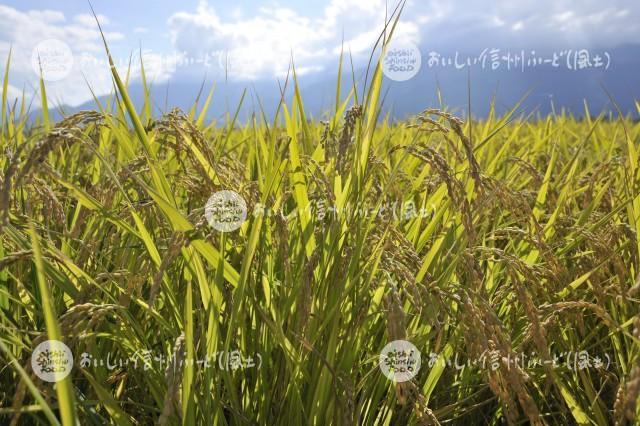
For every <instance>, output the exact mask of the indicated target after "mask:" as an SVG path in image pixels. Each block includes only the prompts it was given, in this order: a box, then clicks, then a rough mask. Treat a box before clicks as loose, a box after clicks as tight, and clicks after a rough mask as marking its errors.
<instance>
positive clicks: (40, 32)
mask: <svg viewBox="0 0 640 426" xmlns="http://www.w3.org/2000/svg"><path fill="white" fill-rule="evenodd" d="M98 18H99V19H100V23H101V25H102V26H103V29H104V30H105V37H106V39H107V41H108V42H109V43H110V45H111V46H112V47H113V46H114V45H117V44H118V42H119V41H121V40H123V39H124V35H123V34H121V33H118V32H114V31H109V23H110V21H109V19H108V18H107V17H106V16H103V15H99V16H98ZM50 39H54V40H60V41H62V42H64V43H66V44H67V45H68V46H69V47H70V49H71V51H72V54H73V57H74V59H73V68H72V70H71V72H70V73H69V74H68V75H67V76H66V77H65V78H63V79H62V80H60V81H47V82H46V88H47V95H48V97H49V99H50V104H55V103H57V102H64V103H66V104H68V105H71V106H76V105H79V104H81V103H84V102H86V101H88V100H90V99H91V98H92V95H91V91H90V90H89V88H88V86H87V82H88V83H89V84H90V85H91V88H92V89H93V91H94V92H95V93H96V94H97V95H99V96H100V95H103V94H107V93H110V92H111V91H112V86H113V85H112V80H111V74H110V70H109V66H108V64H107V62H106V55H105V53H104V46H103V44H102V39H101V37H100V33H99V31H98V28H97V25H96V22H95V18H94V17H93V15H87V14H81V15H75V16H73V17H72V18H71V19H67V18H66V17H65V15H64V14H63V13H61V12H57V11H50V10H38V11H27V12H23V11H18V10H16V9H13V8H11V7H8V6H1V5H0V40H1V42H0V58H3V59H4V58H6V57H7V56H8V53H9V49H11V50H12V58H11V68H10V80H11V82H12V84H14V86H13V88H12V90H9V91H8V95H9V96H12V97H15V96H17V95H19V96H21V91H17V89H15V85H16V84H17V85H18V86H23V85H24V86H25V87H26V88H27V90H28V91H32V92H35V91H36V90H37V88H38V80H39V74H38V73H37V72H36V70H34V69H33V66H32V52H33V50H34V48H35V47H36V46H37V45H38V44H39V43H40V42H42V41H44V40H50ZM149 58H150V64H149V65H148V66H146V67H145V70H146V71H147V74H148V76H149V79H153V78H157V79H159V80H163V79H167V78H168V75H169V73H170V71H168V70H169V67H168V66H167V64H166V63H163V61H155V62H154V61H153V60H152V59H153V57H149ZM127 59H128V58H127ZM117 65H118V66H119V67H118V68H119V69H120V70H122V71H123V72H125V71H126V69H127V67H128V65H129V64H128V61H120V62H119V63H118V64H117ZM133 65H134V66H133V67H132V70H131V76H132V78H134V79H135V78H136V77H137V76H139V74H140V70H139V66H136V62H134V64H133ZM2 67H4V61H3V63H2ZM45 75H46V73H45ZM85 78H86V80H85ZM39 103H40V98H39V96H36V97H35V98H34V106H36V107H37V106H39Z"/></svg>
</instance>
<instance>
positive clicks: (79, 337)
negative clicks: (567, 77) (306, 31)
mask: <svg viewBox="0 0 640 426" xmlns="http://www.w3.org/2000/svg"><path fill="white" fill-rule="evenodd" d="M342 72H343V70H342V66H341V67H340V70H339V73H338V74H339V76H338V82H339V81H341V77H340V74H341V73H342ZM112 73H113V79H114V86H115V92H114V94H113V96H112V97H111V98H110V99H109V101H108V102H102V103H100V104H98V105H97V108H96V110H95V111H83V112H79V113H76V114H73V115H69V116H67V117H65V118H64V119H62V120H61V121H58V122H53V121H52V120H51V119H50V117H49V114H48V112H47V108H46V105H47V97H46V87H45V84H44V83H42V84H41V87H40V92H41V98H42V102H43V105H45V108H44V109H43V112H42V113H41V114H40V115H39V116H38V117H37V118H36V119H35V121H34V120H32V119H31V117H30V116H29V115H28V106H27V101H25V100H24V99H23V100H22V102H17V103H14V104H10V103H8V102H7V97H6V93H7V90H6V88H7V84H8V83H7V81H8V78H9V77H8V76H9V74H10V60H7V66H6V69H5V73H4V75H5V78H4V90H3V99H2V129H1V137H0V152H2V155H1V156H0V168H1V173H0V229H1V233H0V330H1V333H0V358H1V359H2V364H1V368H0V423H2V424H9V425H19V424H63V425H71V424H82V425H103V424H115V425H128V424H135V425H147V424H160V425H175V424H185V425H195V424H221V425H244V424H261V425H262V424H264V425H280V424H282V425H302V424H314V425H325V424H344V425H347V424H349V425H350V424H364V425H403V424H412V425H413V424H425V425H427V424H430V425H432V424H455V425H469V424H490V425H499V424H514V425H515V424H534V425H541V424H559V425H560V424H561V425H568V424H581V425H582V424H584V425H588V424H594V425H608V424H614V423H615V424H620V425H622V424H629V425H631V424H635V422H636V419H637V416H638V411H639V407H638V405H637V401H638V397H639V395H640V365H639V363H640V345H639V343H640V314H639V312H640V310H639V307H640V305H639V301H640V299H639V297H640V279H639V278H638V277H639V276H640V275H639V274H638V268H639V265H640V264H639V253H638V250H639V248H640V235H639V234H638V231H639V230H640V174H639V172H638V168H639V166H638V141H640V123H638V122H637V121H633V120H631V119H630V118H625V117H623V116H621V115H619V114H600V115H597V114H590V113H588V111H587V114H586V118H584V119H577V118H575V117H573V116H572V115H570V114H566V113H558V114H556V115H552V116H548V117H537V116H529V115H526V114H525V113H522V112H520V111H519V109H518V105H514V109H513V110H512V111H510V112H509V113H507V114H503V115H498V114H496V113H491V114H490V116H489V117H488V118H486V119H482V120H472V121H463V120H461V119H460V118H458V117H457V116H456V115H454V114H452V112H451V111H449V110H447V109H446V108H445V107H442V108H441V109H429V110H425V111H424V112H423V113H422V114H420V115H417V116H415V117H412V118H411V119H408V120H406V121H403V122H392V121H390V120H389V119H387V118H385V117H384V116H383V115H382V114H381V111H382V107H381V105H382V100H381V98H382V96H381V85H382V78H383V77H382V74H381V71H380V65H379V64H378V66H375V64H374V66H373V67H372V70H371V74H370V76H369V81H368V82H367V83H368V84H367V85H366V88H365V89H364V90H359V89H360V87H359V86H357V85H354V86H352V87H340V84H338V85H337V90H336V102H335V107H334V109H333V110H332V111H330V112H329V113H327V114H326V116H325V117H322V120H320V119H316V118H314V119H310V118H309V116H308V114H307V113H306V112H305V108H304V99H305V98H304V93H301V91H300V89H299V86H298V84H297V81H296V78H295V74H294V73H292V74H291V75H290V78H289V79H288V81H287V90H286V96H283V99H282V101H281V103H280V106H279V109H278V113H277V117H276V118H275V120H270V119H268V118H267V117H266V115H265V114H262V112H261V111H260V110H257V111H256V112H255V114H254V115H253V116H252V118H251V119H250V120H247V121H241V120H239V119H238V114H237V111H230V113H229V115H228V117H227V118H226V119H225V120H223V121H222V122H220V121H218V122H211V121H209V120H207V119H206V117H207V109H208V107H209V105H211V103H212V102H216V97H215V93H214V92H213V91H212V92H211V93H208V94H207V93H205V96H202V98H201V99H200V101H199V102H198V103H196V104H194V105H193V108H192V109H190V110H189V111H180V110H173V111H170V112H168V113H166V114H164V115H162V116H158V115H154V114H152V112H151V111H152V110H151V105H152V100H151V99H150V98H149V97H147V98H146V100H145V103H144V105H143V106H142V107H141V108H136V107H135V106H134V104H133V102H132V100H131V99H130V97H129V95H128V92H127V86H128V83H127V81H126V80H127V79H126V76H120V75H119V74H118V72H117V70H116V69H115V68H112ZM143 81H144V75H143ZM145 84H146V83H145ZM585 108H586V107H585ZM638 112H639V113H640V104H638ZM221 190H228V191H234V192H236V193H237V194H239V195H240V196H241V198H242V199H243V200H244V201H245V204H246V220H244V221H241V223H240V224H239V228H238V229H235V230H233V231H229V232H221V231H220V230H218V229H216V228H215V227H212V226H211V221H210V220H208V218H207V216H206V214H205V213H206V211H205V210H206V206H207V203H208V200H209V199H210V197H211V196H212V194H214V193H216V192H218V191H221ZM48 340H58V341H62V342H64V343H65V344H66V345H67V346H68V348H69V349H70V350H71V353H72V354H73V358H74V359H73V368H72V370H71V371H70V373H69V374H68V375H67V376H65V377H64V378H62V379H59V380H56V381H55V383H50V382H47V381H44V380H42V379H41V378H40V377H38V375H36V374H35V372H34V369H33V365H32V353H33V351H34V348H36V347H37V346H38V345H39V344H41V343H42V342H45V341H48ZM397 340H406V341H409V342H411V343H412V344H413V345H415V347H416V348H417V350H419V352H420V354H421V365H420V368H419V369H418V370H417V371H413V373H414V374H412V375H411V378H410V380H407V381H402V382H399V381H398V382H396V381H393V380H389V378H388V377H387V376H385V375H384V374H383V372H382V371H381V368H380V365H379V364H380V358H381V351H382V350H383V348H384V347H385V346H386V345H387V344H388V343H389V342H392V341H397ZM56 377H57V378H59V377H58V376H56Z"/></svg>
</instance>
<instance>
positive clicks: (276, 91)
mask: <svg viewBox="0 0 640 426" xmlns="http://www.w3.org/2000/svg"><path fill="white" fill-rule="evenodd" d="M604 50H606V51H607V53H609V55H610V57H611V63H610V67H609V69H607V70H604V69H603V68H599V69H583V70H569V69H567V68H566V66H562V67H558V68H553V67H551V66H550V65H546V66H536V67H528V68H526V69H525V71H524V72H523V71H522V70H513V69H511V70H507V69H506V67H505V66H503V67H501V68H499V69H497V70H492V69H491V67H490V66H488V67H485V68H484V69H482V68H481V67H480V66H479V65H477V66H474V67H471V68H466V67H465V68H463V69H456V68H455V66H447V67H437V66H432V67H430V66H429V64H428V62H427V61H428V59H429V52H428V51H426V50H425V51H423V52H422V53H423V63H422V68H421V70H420V72H419V73H418V75H417V76H416V77H414V78H413V79H411V80H408V81H405V82H395V81H391V80H389V79H387V78H385V79H384V83H383V92H382V93H383V95H384V107H383V112H384V113H385V114H386V113H389V114H390V115H391V117H392V118H394V119H402V118H405V117H407V116H410V115H412V114H416V113H418V112H420V111H422V110H424V109H425V108H428V107H438V106H440V102H439V99H438V89H439V91H440V93H441V96H442V102H443V104H444V105H446V106H447V107H448V108H451V109H455V110H457V111H459V113H460V114H461V115H466V111H467V105H468V87H469V84H468V83H469V82H470V88H471V111H472V115H473V116H475V117H485V116H486V115H487V114H488V111H489V108H490V104H491V101H492V99H495V105H496V108H497V110H498V112H505V111H508V110H509V109H511V108H512V107H513V106H515V105H516V103H517V102H518V100H520V99H521V98H522V97H523V96H524V95H525V94H526V93H527V92H529V91H530V93H529V95H528V97H527V98H526V100H525V101H524V102H523V104H522V106H521V111H523V112H525V113H528V112H535V113H537V114H540V115H542V116H544V115H547V114H549V113H550V112H552V111H553V109H554V108H555V110H556V111H560V110H562V109H564V110H567V111H569V112H572V113H573V114H575V115H577V116H582V115H584V112H585V110H584V102H585V101H586V103H587V105H588V106H589V110H590V112H591V114H593V115H595V114H598V113H600V112H601V111H603V110H604V111H607V110H611V106H612V105H611V102H610V100H609V97H608V95H607V93H606V91H608V92H609V93H610V94H611V96H612V98H613V99H614V100H615V102H616V103H617V104H618V106H619V107H620V109H621V110H622V111H623V112H624V113H625V114H632V115H633V116H635V117H637V116H638V111H637V109H636V106H635V104H634V101H636V100H640V78H639V75H640V74H639V73H640V44H631V45H623V46H619V47H616V48H613V49H608V50H607V49H594V50H593V52H602V51H604ZM441 55H442V56H443V57H454V55H455V52H452V53H449V54H447V53H445V52H443V53H441ZM552 55H553V52H548V53H547V54H546V56H545V55H542V54H541V56H542V57H545V58H549V57H552ZM477 56H478V54H477V53H475V54H464V53H459V58H467V57H471V58H473V57H477ZM461 61H462V60H461ZM565 65H566V64H565ZM333 69H335V70H337V69H338V67H337V65H336V66H335V67H334V68H333ZM365 71H366V70H365V69H363V68H360V69H359V70H358V71H357V72H356V78H358V79H359V80H360V82H361V83H362V81H363V80H364V76H365ZM203 75H204V71H203V72H202V74H200V75H198V74H197V72H194V71H193V70H191V71H189V72H188V73H187V72H178V73H176V74H175V75H174V76H173V77H172V79H171V80H170V81H169V82H168V83H164V84H158V85H153V86H152V87H151V94H152V99H153V101H154V112H156V113H159V112H161V111H164V110H165V109H166V108H168V109H172V108H174V107H177V108H181V109H183V110H185V111H187V110H188V109H189V108H190V107H191V106H192V105H193V102H194V100H195V99H196V96H197V94H198V92H199V91H200V89H201V87H202V82H203V77H202V76H203ZM369 78H370V76H369ZM336 79H337V74H336V72H325V73H316V74H310V75H304V76H300V77H299V82H300V88H301V92H302V95H303V99H304V105H305V109H306V110H307V112H308V114H309V115H310V116H312V117H314V118H322V116H323V112H325V111H327V110H329V109H330V108H332V105H333V103H334V100H335V86H336ZM280 83H281V84H283V81H281V82H280ZM213 84H214V83H213V81H210V80H208V81H205V85H204V90H203V93H202V96H201V100H200V102H201V103H202V102H204V99H205V98H206V96H207V94H208V91H209V89H210V88H211V86H212V85H213ZM351 85H352V83H351V72H350V71H349V70H347V69H345V72H344V75H343V82H342V92H343V96H344V95H345V94H346V93H347V91H348V90H349V89H350V87H351ZM605 88H606V91H605ZM245 89H246V90H247V93H246V96H245V99H244V103H243V107H242V108H241V110H240V115H239V118H240V119H241V120H242V121H244V120H246V119H247V118H248V117H250V116H251V114H252V113H253V112H256V113H259V111H260V106H259V103H258V98H259V99H260V101H261V104H262V106H263V107H264V110H265V113H266V114H267V116H268V117H269V118H272V116H273V115H274V114H275V110H276V107H277V104H278V101H279V99H280V88H279V85H278V82H277V81H276V80H269V81H267V80H260V81H255V82H233V81H228V82H225V81H218V82H217V83H216V92H215V94H214V99H213V102H212V104H211V106H210V109H209V114H208V115H209V117H208V118H209V119H213V120H220V119H222V118H224V116H225V115H226V114H227V113H229V114H233V113H234V112H235V109H236V107H237V105H238V102H239V101H240V98H241V96H242V93H243V91H244V90H245ZM129 90H130V95H131V97H132V99H133V100H134V103H135V104H136V105H137V106H138V107H141V105H142V101H143V89H142V86H141V85H140V84H132V85H131V86H130V88H129ZM359 90H362V84H360V85H359ZM287 93H288V95H287V99H291V94H292V90H291V86H289V90H288V92H287ZM100 99H101V101H102V102H104V101H105V100H106V99H107V97H106V96H105V97H102V98H100ZM165 106H166V107H165ZM94 108H95V104H94V102H87V103H86V104H83V105H81V106H79V107H76V108H68V107H65V108H64V109H65V111H66V112H67V113H69V112H73V111H77V110H83V109H94ZM52 113H53V112H52ZM54 114H55V113H54Z"/></svg>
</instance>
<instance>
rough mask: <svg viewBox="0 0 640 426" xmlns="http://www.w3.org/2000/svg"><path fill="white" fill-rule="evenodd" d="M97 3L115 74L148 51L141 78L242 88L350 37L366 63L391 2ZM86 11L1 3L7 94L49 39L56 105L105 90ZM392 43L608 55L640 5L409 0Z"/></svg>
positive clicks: (65, 3)
mask: <svg viewBox="0 0 640 426" xmlns="http://www.w3.org/2000/svg"><path fill="white" fill-rule="evenodd" d="M92 3H93V6H94V8H95V10H96V12H97V13H98V14H99V15H100V20H101V22H102V23H103V28H104V30H105V32H106V36H107V40H108V42H109V45H110V47H111V50H112V53H113V54H114V56H116V62H117V63H118V65H119V66H120V67H121V68H126V66H127V64H128V59H129V57H130V55H131V53H132V52H136V51H137V50H138V49H139V47H140V46H141V47H142V49H143V56H144V58H145V59H144V63H145V69H146V70H147V71H148V73H149V75H150V77H151V79H153V80H154V81H158V82H162V81H166V80H167V79H171V78H200V79H201V78H202V76H203V75H204V74H205V73H206V74H207V75H208V76H212V78H221V76H222V75H223V74H224V73H225V68H226V75H227V77H228V78H231V79H235V80H240V81H251V80H259V79H275V78H277V77H280V76H282V75H283V74H284V73H286V70H287V68H288V62H289V58H290V56H291V54H293V56H294V61H295V63H296V68H297V69H298V71H299V74H301V75H304V74H314V73H315V74H318V73H323V72H327V70H329V69H331V68H332V67H333V66H334V63H335V59H336V57H337V55H338V52H339V49H340V45H341V42H342V38H343V34H344V40H345V45H346V47H347V48H348V49H349V50H350V51H351V52H352V54H353V55H354V58H355V60H356V62H358V61H364V60H365V59H366V58H367V57H368V53H369V52H370V49H371V47H372V45H373V42H374V41H375V38H376V36H377V34H378V33H379V31H380V29H381V28H382V25H383V20H384V16H385V11H384V10H385V1H384V0H326V1H319V0H305V1H288V0H279V1H255V0H234V1H233V2H227V1H224V2H223V1H204V0H185V1H181V2H174V1H166V0H156V1H140V0H127V1H124V0H94V1H93V2H92ZM390 4H391V5H393V3H392V2H390ZM390 7H392V6H390ZM89 13H90V9H89V6H88V4H87V2H86V1H84V0H74V1H71V0H62V1H58V2H51V1H44V0H29V1H24V0H9V1H7V0H4V1H2V2H1V3H0V60H1V61H2V63H4V61H5V60H6V57H7V55H8V52H9V47H10V46H12V48H13V58H12V67H11V72H12V73H11V88H10V93H9V95H10V96H18V95H19V94H20V92H21V91H22V89H23V88H25V90H27V92H29V91H33V90H34V88H35V87H36V86H37V78H38V76H37V74H36V73H35V72H34V70H33V63H32V53H33V51H34V49H35V48H36V47H37V46H38V44H39V43H40V42H41V41H43V40H49V39H56V40H61V41H63V42H64V43H66V44H68V46H69V47H70V49H71V50H72V53H73V56H74V59H75V62H74V64H73V72H72V73H71V74H70V75H69V77H67V78H65V79H64V80H62V81H56V82H52V83H50V84H49V85H48V87H49V88H50V90H49V92H50V96H51V97H52V98H53V99H54V100H56V101H59V102H65V103H69V104H71V105H74V104H76V105H77V104H79V103H82V102H84V101H86V100H88V99H89V98H90V92H89V90H88V88H87V86H86V83H85V79H86V80H87V81H88V82H89V84H91V87H92V88H93V89H94V90H95V91H96V92H97V93H98V94H105V93H108V92H110V90H111V81H110V78H109V73H108V69H107V68H106V67H105V66H104V63H103V61H104V53H103V52H102V48H101V46H100V39H99V35H98V33H97V31H96V28H95V24H94V22H93V21H92V17H91V16H90V14H89ZM396 38H397V39H398V40H404V41H406V42H411V43H415V44H417V45H419V46H420V48H421V49H423V50H429V49H447V50H456V51H474V50H475V51H478V50H480V49H482V48H486V47H501V48H535V49H538V50H545V49H547V50H549V49H554V48H563V47H567V46H569V47H574V48H590V47H613V46H616V45H619V44H623V43H632V42H637V41H638V40H640V5H639V3H638V1H637V0H611V1H608V2H602V1H593V0H555V1H552V0H520V1H505V0H499V1H493V2H488V1H480V0H464V1H455V2H442V1H439V0H438V1H435V0H409V1H408V3H407V8H406V11H405V13H404V15H403V20H402V24H401V26H400V29H399V31H398V34H397V37H396ZM206 58H208V60H207V59H206ZM100 61H102V62H100ZM189 61H191V63H190V62H189ZM131 71H132V79H134V80H135V79H136V78H139V75H140V69H139V66H136V65H135V64H134V67H133V68H132V70H131ZM35 102H36V103H37V100H36V101H35Z"/></svg>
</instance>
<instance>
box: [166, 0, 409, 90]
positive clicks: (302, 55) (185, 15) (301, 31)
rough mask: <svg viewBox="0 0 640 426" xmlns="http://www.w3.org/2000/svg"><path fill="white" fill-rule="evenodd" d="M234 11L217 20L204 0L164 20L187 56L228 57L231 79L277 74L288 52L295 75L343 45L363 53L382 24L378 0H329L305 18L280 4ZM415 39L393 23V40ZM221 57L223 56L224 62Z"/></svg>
mask: <svg viewBox="0 0 640 426" xmlns="http://www.w3.org/2000/svg"><path fill="white" fill-rule="evenodd" d="M243 16H244V15H240V14H234V15H233V16H232V18H231V19H230V20H227V21H225V20H223V19H222V18H221V17H220V16H219V15H218V13H217V12H216V10H215V9H214V8H213V7H212V6H210V5H209V4H208V3H207V2H206V1H201V2H200V4H199V5H198V7H197V9H196V10H195V11H194V12H179V13H176V14H174V15H173V16H171V18H170V19H169V28H170V32H171V39H172V42H173V44H174V46H175V48H176V49H178V50H179V51H181V52H182V51H184V52H186V53H187V54H188V55H195V56H199V55H205V54H207V53H212V52H215V53H217V54H218V55H219V54H220V52H224V53H223V55H222V56H223V57H227V55H228V58H229V61H228V63H229V64H230V69H229V76H230V77H231V78H237V79H255V78H259V77H272V76H274V75H275V76H281V75H284V74H286V72H287V70H288V68H289V63H290V61H291V58H292V57H293V60H294V63H295V64H296V69H297V71H298V73H299V74H302V73H304V72H305V71H312V70H322V69H323V67H324V65H325V64H326V63H327V62H328V61H329V60H332V59H334V58H335V54H336V52H339V51H340V46H341V43H342V37H343V34H344V41H345V48H346V49H350V50H351V52H352V53H353V54H355V55H358V54H362V53H368V52H369V51H370V49H371V48H372V46H373V45H374V44H375V41H376V39H377V38H378V36H379V34H380V32H381V31H382V29H383V27H384V19H385V2H384V0H332V1H331V2H330V3H329V5H328V6H327V7H326V8H325V9H324V11H323V13H322V14H321V16H320V17H316V18H310V17H307V16H303V15H300V14H299V13H298V12H296V11H294V10H291V9H288V8H284V7H275V8H265V7H262V8H259V9H258V10H257V13H256V14H255V15H254V16H251V17H247V18H244V17H243ZM398 38H405V39H407V40H408V41H412V42H418V41H419V40H418V28H417V26H416V25H415V24H412V23H410V22H407V23H403V24H402V25H400V26H399V28H398V30H397V34H396V39H398ZM226 62H227V61H223V63H226Z"/></svg>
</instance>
